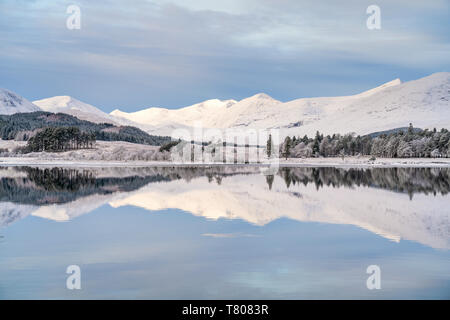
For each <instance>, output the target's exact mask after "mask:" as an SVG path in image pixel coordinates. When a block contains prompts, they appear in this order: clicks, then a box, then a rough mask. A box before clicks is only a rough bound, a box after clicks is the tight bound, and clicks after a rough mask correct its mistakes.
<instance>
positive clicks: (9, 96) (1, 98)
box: [0, 88, 40, 114]
mask: <svg viewBox="0 0 450 320" xmlns="http://www.w3.org/2000/svg"><path fill="white" fill-rule="evenodd" d="M33 111H40V109H39V107H38V106H36V105H34V104H33V103H31V102H30V101H28V100H27V99H25V98H23V97H21V96H19V95H18V94H16V93H14V92H12V91H9V90H6V89H1V88H0V114H14V113H20V112H33Z"/></svg>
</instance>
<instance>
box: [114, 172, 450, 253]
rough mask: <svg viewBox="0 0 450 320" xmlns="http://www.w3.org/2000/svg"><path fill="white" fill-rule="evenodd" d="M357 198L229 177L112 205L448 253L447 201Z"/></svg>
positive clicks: (368, 194)
mask: <svg viewBox="0 0 450 320" xmlns="http://www.w3.org/2000/svg"><path fill="white" fill-rule="evenodd" d="M249 185H251V186H252V187H251V188H249ZM327 189H329V190H327ZM357 192H358V197H355V190H353V189H350V188H333V187H324V189H323V190H321V191H319V192H318V191H317V190H316V188H315V186H314V185H313V184H309V185H308V186H298V185H297V188H295V187H292V186H290V188H289V189H288V188H287V187H286V185H285V183H284V181H283V180H282V179H281V178H279V177H276V178H275V181H274V184H273V187H272V190H269V189H268V187H267V185H266V184H265V183H264V176H262V175H252V176H231V177H227V178H224V179H223V180H222V182H221V185H217V184H215V183H209V182H208V181H207V180H206V179H205V178H197V179H194V180H192V181H190V183H189V184H186V183H185V182H184V181H172V182H168V183H160V184H158V185H152V184H150V185H148V186H146V187H143V188H142V189H140V190H138V191H136V192H133V193H130V194H128V195H126V194H122V195H120V196H118V197H117V198H116V199H114V200H111V202H110V205H111V206H113V207H120V206H126V205H134V206H138V207H142V208H145V209H147V210H152V211H153V210H164V209H168V208H177V209H180V210H183V211H187V212H191V213H193V214H194V215H198V216H202V217H205V218H207V219H214V220H216V219H220V218H225V219H242V220H245V221H247V222H250V223H253V224H256V225H265V224H268V223H270V222H272V221H274V220H276V219H279V218H283V217H287V218H290V219H293V220H298V221H309V222H311V221H314V222H323V223H336V224H352V225H356V226H359V227H362V228H364V229H366V230H369V231H371V232H374V233H376V234H379V235H381V236H383V237H386V238H388V239H391V240H395V241H399V240H400V239H408V240H414V241H418V242H421V243H423V244H426V245H429V246H432V247H438V248H449V247H450V244H449V242H448V241H449V238H450V234H449V229H448V225H449V215H450V212H449V211H448V210H447V211H446V210H442V208H443V207H444V205H443V203H444V202H446V199H445V197H444V196H437V197H429V196H426V195H422V194H419V195H415V196H414V199H413V200H412V201H411V200H410V199H409V197H408V195H406V194H401V193H395V192H391V191H386V190H381V189H373V188H358V189H357Z"/></svg>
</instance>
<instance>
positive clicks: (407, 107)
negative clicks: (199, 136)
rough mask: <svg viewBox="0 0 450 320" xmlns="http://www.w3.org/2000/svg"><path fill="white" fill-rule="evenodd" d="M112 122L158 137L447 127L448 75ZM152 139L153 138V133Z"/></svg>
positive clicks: (262, 97) (147, 113)
mask: <svg viewBox="0 0 450 320" xmlns="http://www.w3.org/2000/svg"><path fill="white" fill-rule="evenodd" d="M111 115H112V116H114V117H116V118H122V119H128V120H130V121H133V122H136V123H138V124H141V125H152V126H154V127H155V128H157V130H158V133H160V134H169V135H170V133H171V131H173V130H174V128H186V127H193V126H195V125H197V126H198V125H200V126H202V127H203V128H219V129H226V128H227V129H228V128H231V129H235V130H240V129H247V128H252V129H253V128H254V129H272V128H278V129H280V130H281V132H282V135H286V134H289V135H293V134H295V135H303V134H308V135H312V134H314V133H315V132H316V131H317V130H319V131H321V132H323V133H325V134H332V133H342V134H345V133H349V132H355V133H358V134H366V133H371V132H376V131H382V130H388V129H392V128H397V127H405V126H408V125H409V123H413V125H414V126H416V127H421V128H433V127H436V128H441V127H446V128H449V127H450V73H448V72H441V73H435V74H432V75H430V76H428V77H425V78H421V79H419V80H415V81H409V82H406V83H402V82H401V81H400V80H399V79H396V80H393V81H390V82H388V83H385V84H383V85H381V86H379V87H376V88H374V89H371V90H368V91H365V92H362V93H360V94H356V95H352V96H342V97H324V98H302V99H296V100H293V101H289V102H284V103H283V102H280V101H277V100H275V99H273V98H271V97H269V96H268V95H266V94H263V93H260V94H257V95H254V96H252V97H249V98H246V99H243V100H241V101H235V100H226V101H220V100H208V101H205V102H202V103H199V104H195V105H193V106H189V107H185V108H181V109H177V110H168V109H164V108H149V109H146V110H142V111H138V112H134V113H126V112H122V111H120V110H115V111H113V112H112V113H111ZM153 133H155V132H153Z"/></svg>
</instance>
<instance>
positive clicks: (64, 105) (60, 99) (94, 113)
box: [33, 96, 118, 124]
mask: <svg viewBox="0 0 450 320" xmlns="http://www.w3.org/2000/svg"><path fill="white" fill-rule="evenodd" d="M33 103H34V104H36V105H37V106H38V107H40V108H41V109H42V110H43V111H47V112H53V113H58V112H61V113H66V114H70V115H72V116H74V117H77V118H78V119H81V120H86V121H91V122H95V123H103V122H107V123H112V124H118V121H117V119H115V118H113V117H111V116H110V115H108V114H107V113H105V112H103V111H101V110H100V109H98V108H96V107H94V106H91V105H90V104H87V103H84V102H82V101H80V100H77V99H75V98H72V97H70V96H56V97H52V98H47V99H42V100H37V101H34V102H33Z"/></svg>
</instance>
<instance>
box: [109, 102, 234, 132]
mask: <svg viewBox="0 0 450 320" xmlns="http://www.w3.org/2000/svg"><path fill="white" fill-rule="evenodd" d="M235 104H236V101H235V100H225V101H221V100H218V99H213V100H207V101H204V102H201V103H197V104H194V105H192V106H189V107H184V108H181V109H177V110H170V109H165V108H149V109H145V110H141V111H138V112H133V113H126V112H122V111H120V110H114V111H113V112H111V115H112V116H114V117H118V118H124V119H128V120H130V121H133V122H136V123H139V124H147V125H152V126H158V127H163V126H171V125H175V126H176V127H183V126H187V127H189V126H195V125H196V122H198V121H201V122H202V125H203V126H207V127H210V128H214V127H220V128H222V127H224V126H223V120H224V119H220V117H218V115H219V114H228V113H229V115H228V117H229V118H230V117H231V113H232V110H231V109H232V107H233V106H234V105H235ZM219 119H220V121H218V120H219Z"/></svg>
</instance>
